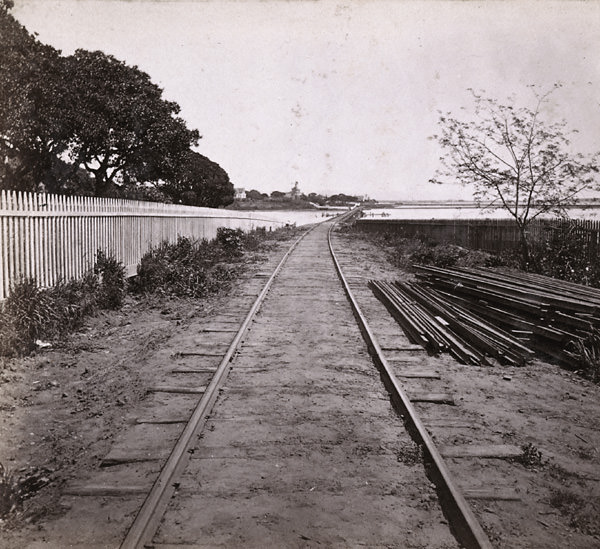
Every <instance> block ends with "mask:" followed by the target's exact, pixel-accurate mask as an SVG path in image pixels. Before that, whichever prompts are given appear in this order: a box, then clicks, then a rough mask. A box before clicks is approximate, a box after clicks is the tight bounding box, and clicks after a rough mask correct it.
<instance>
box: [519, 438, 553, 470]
mask: <svg viewBox="0 0 600 549" xmlns="http://www.w3.org/2000/svg"><path fill="white" fill-rule="evenodd" d="M515 461H516V462H517V463H520V464H521V465H523V466H524V467H526V468H528V469H535V468H537V467H543V466H544V465H545V464H546V462H545V461H544V458H543V455H542V452H541V451H540V450H539V449H538V448H537V446H535V445H534V444H531V442H528V443H527V444H524V445H523V446H521V455H520V456H518V457H517V458H515Z"/></svg>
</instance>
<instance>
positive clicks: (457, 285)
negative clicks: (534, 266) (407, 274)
mask: <svg viewBox="0 0 600 549" xmlns="http://www.w3.org/2000/svg"><path fill="white" fill-rule="evenodd" d="M416 269H417V271H418V272H417V278H418V280H419V281H420V284H421V285H423V286H424V287H426V288H427V289H428V290H429V291H432V290H435V292H436V294H438V295H440V296H441V297H442V298H444V299H446V300H448V301H449V302H451V303H452V304H455V305H458V306H461V307H463V308H464V309H466V310H468V311H469V312H471V313H473V314H475V315H477V316H479V317H481V318H483V319H485V320H486V321H488V322H493V323H494V324H495V325H496V326H498V327H499V328H502V329H503V330H505V331H507V332H510V333H511V334H512V335H513V336H515V337H518V338H520V339H521V340H522V341H523V342H524V344H525V345H527V347H529V348H531V349H533V350H535V351H538V352H540V353H542V354H544V355H546V356H550V357H553V358H555V359H557V360H558V361H560V362H566V363H568V362H569V361H571V359H572V357H571V355H570V354H569V351H568V345H569V343H570V342H574V341H577V340H578V339H579V340H584V339H585V338H586V337H587V336H588V335H590V334H592V333H594V332H595V331H596V330H598V329H600V290H598V289H595V288H590V287H587V286H582V285H580V284H574V283H572V282H565V281H561V280H557V279H554V278H549V277H545V276H541V275H534V274H529V273H505V272H498V271H493V270H487V269H456V268H454V269H442V268H439V267H425V266H417V267H416Z"/></svg>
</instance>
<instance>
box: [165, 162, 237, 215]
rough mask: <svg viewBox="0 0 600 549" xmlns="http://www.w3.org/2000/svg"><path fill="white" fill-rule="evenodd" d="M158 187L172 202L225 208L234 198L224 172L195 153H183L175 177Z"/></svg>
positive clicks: (214, 163)
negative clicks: (182, 159)
mask: <svg viewBox="0 0 600 549" xmlns="http://www.w3.org/2000/svg"><path fill="white" fill-rule="evenodd" d="M159 188H160V190H161V191H162V192H163V193H164V194H166V195H167V196H169V197H170V198H171V200H172V201H173V202H174V203H178V204H188V205H190V206H204V207H208V208H218V207H220V206H227V205H228V204H231V203H232V202H233V196H234V188H233V184H232V183H231V182H230V181H229V175H227V172H226V171H225V170H224V169H223V168H221V166H219V165H218V164H217V163H216V162H213V161H212V160H209V159H208V158H206V157H205V156H202V155H201V154H199V153H197V152H195V151H190V152H188V153H187V155H186V158H185V160H184V161H183V162H182V163H181V164H180V168H179V170H178V171H177V173H176V175H175V177H173V178H172V179H171V180H170V181H167V182H164V183H162V184H161V185H160V187H159Z"/></svg>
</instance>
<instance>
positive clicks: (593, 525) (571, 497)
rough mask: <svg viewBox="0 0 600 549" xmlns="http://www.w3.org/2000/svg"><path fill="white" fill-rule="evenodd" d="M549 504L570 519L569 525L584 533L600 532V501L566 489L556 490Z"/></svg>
mask: <svg viewBox="0 0 600 549" xmlns="http://www.w3.org/2000/svg"><path fill="white" fill-rule="evenodd" d="M549 504H550V505H551V506H552V507H554V508H555V509H557V510H559V511H560V512H561V513H562V514H563V515H564V516H566V517H567V518H568V520H569V526H570V527H571V528H574V529H576V530H578V531H580V532H582V533H584V534H587V535H590V536H597V535H599V534H600V501H599V500H598V498H594V497H589V496H588V497H585V496H582V495H580V494H577V493H575V492H572V491H570V490H566V489H559V490H554V491H553V493H552V495H551V497H550V501H549Z"/></svg>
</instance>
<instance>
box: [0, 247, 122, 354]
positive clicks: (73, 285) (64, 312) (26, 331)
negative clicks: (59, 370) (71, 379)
mask: <svg viewBox="0 0 600 549" xmlns="http://www.w3.org/2000/svg"><path fill="white" fill-rule="evenodd" d="M124 292H125V270H124V268H123V266H122V265H120V264H119V263H118V262H117V261H116V260H115V259H113V258H111V257H108V256H107V255H105V254H104V253H102V252H98V255H97V259H96V262H95V265H94V268H93V269H91V270H90V271H88V272H87V273H86V274H85V275H84V276H83V277H82V278H81V279H80V280H71V281H68V282H64V281H61V282H59V283H58V284H56V285H55V286H52V287H51V288H39V286H38V284H37V281H36V280H35V278H25V279H22V280H21V281H19V282H17V283H16V284H14V285H13V286H12V288H11V291H10V293H9V295H8V297H7V298H6V300H5V301H4V302H3V303H2V304H1V305H0V355H2V356H9V357H10V356H23V355H27V354H29V353H31V352H32V351H33V350H34V349H35V347H36V341H37V340H54V339H59V338H61V337H64V336H65V335H67V334H68V333H69V332H71V331H73V330H75V329H77V328H79V327H80V326H81V325H82V323H83V320H84V318H85V317H86V316H88V315H90V314H93V313H94V312H95V311H97V310H98V309H116V308H118V307H120V305H121V303H122V300H123V296H124Z"/></svg>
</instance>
